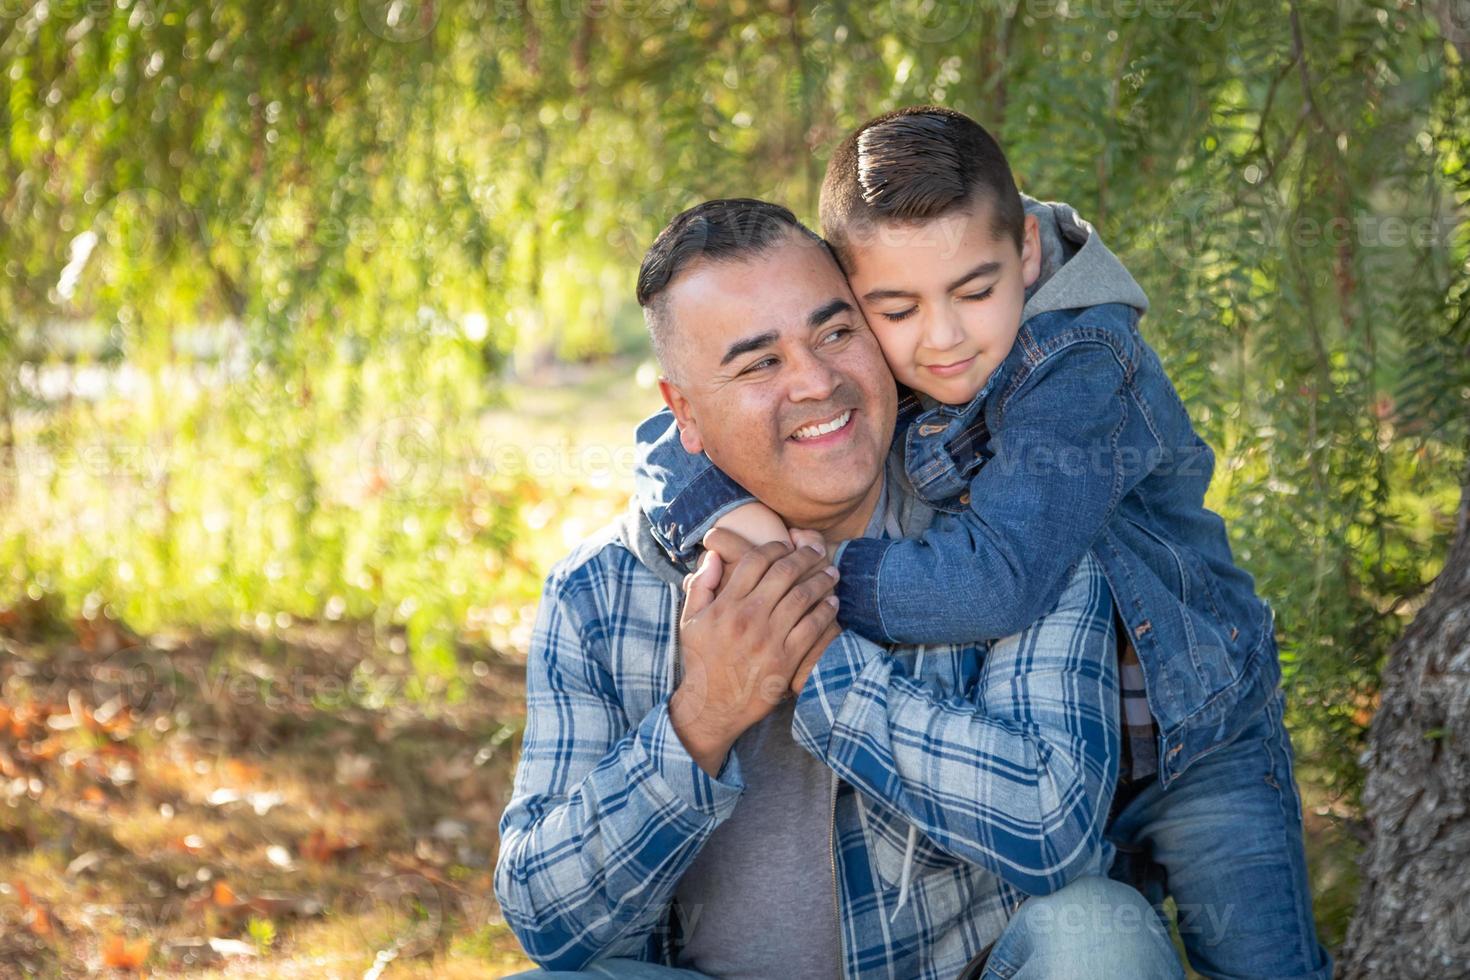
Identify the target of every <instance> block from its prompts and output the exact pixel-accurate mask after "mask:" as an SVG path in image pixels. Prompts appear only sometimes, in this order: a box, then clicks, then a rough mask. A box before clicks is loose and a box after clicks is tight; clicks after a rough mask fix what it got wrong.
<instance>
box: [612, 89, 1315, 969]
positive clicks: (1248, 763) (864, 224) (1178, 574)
mask: <svg viewBox="0 0 1470 980" xmlns="http://www.w3.org/2000/svg"><path fill="white" fill-rule="evenodd" d="M820 210H821V222H822V228H823V233H824V235H825V236H826V237H827V239H828V242H829V244H830V245H831V247H832V249H833V251H834V253H835V254H836V256H837V257H838V260H839V262H840V263H841V265H842V267H843V270H844V271H845V272H846V273H847V276H848V279H849V282H850V284H851V287H852V291H853V293H854V295H855V296H856V298H857V301H858V303H859V305H860V306H861V308H862V311H863V314H864V315H865V317H866V319H867V322H868V324H869V326H870V328H871V329H872V330H873V333H874V334H875V336H876V337H877V339H878V341H879V344H880V345H881V346H882V349H883V353H884V356H885V358H886V359H887V361H888V364H889V367H890V368H891V369H892V370H893V373H894V376H895V377H896V378H897V379H898V381H899V382H900V383H901V384H902V385H903V386H904V387H905V388H906V389H908V390H907V391H906V392H903V395H904V397H903V398H902V400H901V402H900V409H899V418H898V428H897V435H896V437H895V442H894V451H895V452H900V453H902V454H903V461H904V465H905V469H906V471H907V475H908V478H909V480H910V481H911V484H912V490H913V491H914V492H916V493H917V494H918V495H919V496H921V497H923V498H924V499H925V500H926V501H928V502H929V503H931V504H933V505H934V506H936V507H938V508H939V509H941V510H943V511H947V512H948V515H949V516H946V517H944V518H942V519H940V520H939V521H937V522H936V523H935V525H934V526H933V527H932V528H931V529H930V530H929V531H928V532H927V533H925V534H924V535H923V536H922V537H919V538H914V539H894V540H877V539H867V538H861V539H855V540H851V541H847V542H844V543H843V544H841V545H840V547H838V549H837V551H836V553H835V560H836V562H837V564H838V568H839V571H840V577H839V586H838V596H839V599H840V603H841V606H840V608H841V620H842V623H843V625H844V626H846V627H847V628H849V629H853V630H855V631H857V632H858V633H861V634H862V635H864V636H867V637H869V638H870V639H872V640H875V641H878V642H883V643H896V642H904V643H938V642H963V641H967V640H975V639H989V638H996V637H1002V636H1009V635H1011V634H1014V633H1016V632H1017V631H1019V630H1021V629H1024V628H1025V627H1026V626H1028V625H1029V624H1030V623H1031V622H1032V621H1033V620H1034V619H1035V618H1036V617H1037V616H1039V615H1040V614H1041V613H1043V612H1044V611H1045V610H1046V609H1047V608H1049V605H1050V604H1051V603H1053V602H1054V601H1055V600H1056V597H1057V594H1058V592H1059V590H1060V589H1061V588H1062V586H1063V584H1064V583H1065V582H1066V581H1067V579H1068V577H1069V575H1070V574H1071V571H1072V569H1073V568H1075V567H1076V565H1077V563H1078V562H1079V561H1080V560H1081V559H1082V558H1083V556H1084V555H1085V554H1087V553H1088V552H1089V551H1090V552H1091V553H1092V554H1093V555H1094V556H1095V557H1096V559H1097V560H1098V561H1099V562H1100V563H1101V564H1102V566H1103V568H1104V569H1105V571H1106V574H1107V577H1108V581H1109V584H1110V585H1111V587H1112V590H1113V595H1114V601H1115V603H1116V607H1117V614H1118V617H1119V621H1120V623H1121V625H1122V629H1121V630H1120V636H1122V637H1124V638H1125V639H1126V640H1127V641H1128V642H1127V643H1126V644H1125V645H1124V648H1123V649H1122V650H1121V651H1120V656H1121V664H1122V672H1123V673H1122V680H1123V686H1124V724H1125V736H1126V737H1125V743H1126V744H1125V753H1124V759H1123V770H1122V776H1121V777H1120V783H1119V786H1118V791H1117V794H1116V799H1115V801H1114V818H1113V821H1112V823H1111V825H1110V830H1109V839H1110V840H1112V841H1113V843H1114V844H1115V845H1116V847H1117V848H1118V860H1117V862H1116V863H1115V864H1114V868H1113V873H1114V875H1115V876H1116V877H1119V878H1121V879H1123V880H1125V881H1128V882H1130V883H1132V884H1134V885H1136V886H1137V887H1138V888H1139V889H1140V890H1141V891H1143V892H1144V894H1145V895H1146V896H1148V897H1149V898H1150V899H1151V900H1152V901H1154V902H1155V903H1156V904H1157V903H1160V902H1162V901H1163V898H1164V897H1165V895H1172V896H1173V898H1174V899H1175V901H1176V904H1177V905H1178V908H1179V912H1180V932H1181V934H1182V936H1183V939H1184V943H1185V947H1186V950H1187V952H1188V955H1189V960H1190V963H1191V965H1192V966H1193V967H1194V968H1195V969H1196V970H1197V971H1199V972H1200V973H1203V974H1205V975H1206V976H1211V977H1230V978H1244V977H1255V978H1262V980H1284V978H1289V977H1310V978H1327V977H1330V976H1331V958H1330V957H1329V956H1328V954H1327V952H1326V951H1325V950H1324V949H1323V948H1322V946H1321V945H1320V943H1319V942H1318V941H1317V937H1316V932H1315V927H1314V924H1313V918H1312V903H1311V895H1310V892H1309V889H1308V883H1307V877H1306V862H1305V856H1304V853H1303V846H1302V830H1301V802H1300V800H1299V798H1298V796H1297V792H1296V784H1295V781H1294V779H1293V775H1292V761H1291V746H1290V742H1289V740H1288V737H1287V734H1286V731H1285V729H1284V727H1283V725H1282V720H1281V715H1282V696H1281V694H1280V693H1279V692H1278V691H1277V683H1278V681H1279V678H1280V666H1279V663H1278V659H1277V652H1276V644H1275V637H1274V631H1273V621H1272V614H1271V611H1270V608H1269V606H1268V605H1267V604H1266V603H1265V602H1263V601H1262V600H1261V599H1260V598H1258V597H1257V596H1256V594H1255V591H1254V583H1253V581H1252V579H1251V577H1250V576H1249V575H1248V574H1246V573H1245V572H1244V571H1242V570H1241V569H1239V568H1237V567H1236V566H1235V564H1234V562H1233V559H1232V558H1231V554H1230V546H1229V543H1228V541H1227V538H1226V535H1225V527H1224V524H1223V522H1222V521H1221V520H1220V518H1219V517H1218V516H1216V515H1215V514H1214V513H1212V512H1210V511H1209V510H1207V509H1206V508H1205V507H1204V502H1203V501H1204V494H1205V490H1206V488H1207V487H1208V485H1209V481H1210V476H1211V473H1212V471H1213V467H1214V457H1213V454H1212V452H1211V451H1210V448H1209V447H1208V446H1207V445H1206V444H1205V443H1204V442H1203V440H1201V439H1200V438H1199V436H1198V435H1196V433H1195V432H1194V429H1193V427H1192V426H1191V424H1190V421H1189V417H1188V414H1187V412H1186V411H1185V408H1184V406H1183V404H1182V403H1181V402H1180V399H1179V396H1178V394H1177V393H1176V392H1175V390H1174V387H1173V385H1172V384H1171V383H1170V381H1169V379H1168V378H1167V376H1166V375H1165V373H1164V370H1163V367H1162V366H1161V364H1160V363H1159V359H1158V357H1157V355H1156V354H1155V353H1154V351H1153V350H1152V349H1151V348H1150V347H1149V345H1148V344H1147V343H1146V342H1145V341H1144V340H1143V338H1142V337H1141V336H1140V334H1139V332H1138V326H1137V323H1138V319H1139V317H1140V315H1141V314H1142V313H1143V312H1144V311H1145V310H1146V309H1147V300H1146V298H1145V297H1144V295H1143V292H1142V290H1140V289H1139V287H1138V285H1137V284H1136V283H1135V282H1134V281H1133V279H1132V277H1131V276H1129V275H1128V273H1127V271H1126V270H1124V269H1123V267H1122V265H1121V264H1120V263H1119V262H1118V261H1117V260H1116V259H1115V258H1114V257H1113V256H1112V254H1111V253H1110V252H1109V251H1108V250H1107V248H1106V247H1105V246H1103V244H1102V242H1101V241H1100V240H1099V239H1098V238H1097V236H1096V235H1095V234H1093V233H1092V230H1091V228H1090V226H1088V225H1087V224H1086V223H1085V222H1083V221H1082V220H1081V219H1079V218H1078V217H1077V216H1076V214H1075V212H1073V211H1072V210H1071V209H1070V208H1068V207H1066V206H1065V205H1045V204H1041V203H1039V202H1036V201H1031V200H1030V199H1026V200H1025V201H1023V199H1022V197H1021V196H1020V194H1019V193H1018V192H1017V190H1016V186H1015V183H1014V180H1013V177H1012V175H1011V171H1010V168H1009V165H1008V164H1007V162H1006V159H1005V156H1004V154H1003V153H1002V151H1001V149H1000V147H999V146H998V145H997V144H996V143H995V141H994V140H993V139H992V138H991V137H990V135H989V134H988V133H987V132H986V131H985V130H984V129H983V128H981V127H980V126H979V125H978V124H977V123H975V122H974V121H973V120H971V119H969V118H968V117H966V116H964V115H962V114H960V113H957V112H953V111H950V110H946V109H941V108H935V107H917V108H911V109H904V110H900V111H898V112H893V113H889V114H887V115H884V116H880V117H878V118H877V119H874V120H872V121H870V122H868V123H866V124H864V125H863V126H862V127H861V128H859V129H858V130H857V131H856V132H855V133H853V134H852V135H851V136H849V137H848V138H847V139H846V140H845V141H844V142H843V143H842V145H841V146H840V147H839V148H838V149H837V151H836V153H835V154H834V155H833V157H832V160H831V163H830V164H829V166H828V169H827V175H826V178H825V180H824V182H823V185H822V194H821V206H820ZM797 435H798V436H799V435H801V434H800V433H798V434H797ZM639 441H640V445H641V446H642V447H643V448H644V449H645V450H646V459H644V460H643V461H642V462H641V463H640V469H639V473H638V496H639V501H640V504H641V505H642V506H643V508H644V510H645V511H646V512H647V513H648V515H649V517H650V519H651V521H652V523H653V526H654V532H655V535H656V536H657V537H659V539H660V541H661V543H662V544H663V545H664V546H665V547H666V548H668V549H669V550H670V551H671V552H672V553H673V554H674V555H675V556H676V557H678V558H681V559H686V560H687V559H688V558H689V557H691V556H692V554H693V552H694V551H695V550H696V549H697V547H698V546H699V543H700V541H701V538H702V536H703V534H704V533H705V531H707V530H708V529H709V528H710V527H711V526H712V525H713V524H714V523H715V522H716V520H718V521H719V522H720V524H721V526H725V527H729V528H731V529H732V530H735V531H736V532H737V533H740V534H741V535H742V536H743V537H745V538H747V539H749V540H754V541H757V542H758V541H762V540H770V539H771V538H775V537H786V535H787V529H786V528H785V527H784V525H782V524H780V522H779V520H778V519H777V518H776V517H775V515H774V514H773V513H771V512H769V511H766V510H765V509H764V508H763V507H762V506H761V505H759V504H757V503H754V502H752V498H751V497H750V495H749V494H747V493H746V492H745V491H744V490H743V489H741V488H740V487H739V486H738V485H737V484H735V483H734V482H733V481H731V480H729V478H728V477H726V476H725V475H724V474H723V473H721V472H720V471H719V470H718V469H716V468H714V467H713V465H712V464H711V463H710V462H709V460H708V459H707V458H705V457H703V456H702V455H701V456H693V455H690V454H688V453H686V452H685V451H684V450H683V448H682V447H681V445H680V442H679V437H678V431H677V425H676V424H675V422H674V420H673V418H672V416H671V415H670V414H669V413H667V412H661V413H659V414H658V415H656V416H654V417H653V418H651V419H649V420H647V421H646V422H645V423H644V424H643V425H642V426H641V427H640V428H639Z"/></svg>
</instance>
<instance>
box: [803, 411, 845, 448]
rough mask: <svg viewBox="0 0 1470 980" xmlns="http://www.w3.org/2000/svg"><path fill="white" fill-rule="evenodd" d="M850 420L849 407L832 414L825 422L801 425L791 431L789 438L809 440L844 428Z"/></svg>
mask: <svg viewBox="0 0 1470 980" xmlns="http://www.w3.org/2000/svg"><path fill="white" fill-rule="evenodd" d="M850 421H852V409H850V408H849V409H848V410H847V411H845V412H842V413H840V414H838V415H835V416H833V417H832V418H830V419H828V420H827V421H826V422H816V423H813V424H811V425H804V426H802V427H801V428H799V429H797V430H796V431H795V432H793V433H791V438H792V439H794V440H795V441H797V442H809V441H811V440H812V439H820V438H822V436H827V435H831V434H832V433H834V432H836V431H838V430H839V429H842V428H845V427H846V426H847V423H848V422H850Z"/></svg>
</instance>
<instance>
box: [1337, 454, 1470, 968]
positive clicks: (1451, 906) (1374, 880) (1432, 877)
mask: <svg viewBox="0 0 1470 980" xmlns="http://www.w3.org/2000/svg"><path fill="white" fill-rule="evenodd" d="M1382 691H1383V702H1382V707H1380V708H1379V710H1378V714H1377V716H1376V717H1375V718H1374V720H1373V727H1372V729H1371V731H1370V732H1369V736H1368V752H1367V756H1366V760H1365V762H1366V767H1367V771H1368V777H1367V781H1366V783H1365V786H1364V790H1363V811H1364V816H1365V817H1366V819H1367V821H1368V826H1369V830H1370V832H1371V834H1372V843H1371V844H1370V845H1369V847H1368V850H1367V852H1366V853H1365V854H1364V855H1363V863H1362V867H1363V890H1362V894H1361V895H1360V896H1359V899H1358V908H1357V911H1356V914H1355V915H1354V917H1353V922H1352V927H1351V928H1350V929H1349V931H1348V940H1347V944H1346V946H1345V948H1344V950H1343V955H1342V963H1341V968H1340V970H1339V971H1338V972H1339V975H1340V976H1342V977H1347V978H1349V980H1357V978H1368V977H1372V978H1375V980H1378V978H1389V980H1394V978H1401V977H1402V978H1408V977H1416V978H1417V977H1434V978H1441V977H1446V978H1447V977H1470V472H1467V474H1466V478H1465V481H1464V484H1463V485H1462V489H1461V498H1460V513H1459V521H1458V527H1457V529H1456V533H1455V540H1454V543H1453V544H1452V545H1451V546H1450V553H1449V557H1448V558H1447V559H1446V560H1445V566H1444V570H1443V571H1442V572H1440V574H1439V578H1438V580H1437V581H1436V582H1435V585H1434V589H1433V591H1432V592H1431V594H1430V597H1429V600H1428V602H1427V603H1426V604H1425V606H1424V608H1423V609H1422V610H1420V612H1419V614H1418V615H1417V616H1415V617H1414V621H1413V622H1412V623H1411V624H1410V625H1409V628H1408V629H1407V630H1406V631H1405V633H1404V635H1403V637H1402V638H1401V639H1400V640H1399V642H1398V643H1397V644H1396V645H1395V647H1394V650H1393V653H1392V655H1391V656H1390V657H1389V662H1388V666H1387V668H1385V670H1384V675H1383V688H1382Z"/></svg>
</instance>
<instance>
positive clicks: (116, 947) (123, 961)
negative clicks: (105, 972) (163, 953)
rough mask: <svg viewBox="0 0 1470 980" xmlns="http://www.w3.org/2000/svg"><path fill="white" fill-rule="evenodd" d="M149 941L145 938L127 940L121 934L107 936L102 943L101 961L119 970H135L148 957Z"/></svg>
mask: <svg viewBox="0 0 1470 980" xmlns="http://www.w3.org/2000/svg"><path fill="white" fill-rule="evenodd" d="M150 945H151V944H150V943H149V942H148V940H147V939H139V940H136V941H134V942H131V943H130V942H128V941H127V940H125V939H123V937H121V936H108V937H107V940H106V942H104V943H103V944H102V962H103V963H104V964H105V965H107V966H110V967H114V968H116V969H119V970H137V969H140V968H141V967H142V966H143V961H144V960H146V959H148V950H149V947H150Z"/></svg>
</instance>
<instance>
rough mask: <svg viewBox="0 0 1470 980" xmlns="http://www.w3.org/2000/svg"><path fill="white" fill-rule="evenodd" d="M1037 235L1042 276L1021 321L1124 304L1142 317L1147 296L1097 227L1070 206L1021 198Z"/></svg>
mask: <svg viewBox="0 0 1470 980" xmlns="http://www.w3.org/2000/svg"><path fill="white" fill-rule="evenodd" d="M1021 203H1022V204H1023V205H1024V206H1025V209H1026V213H1027V214H1028V215H1035V217H1036V223H1037V225H1038V227H1039V229H1040V232H1041V274H1040V275H1039V276H1037V277H1036V282H1035V283H1033V284H1032V285H1031V287H1030V288H1029V289H1027V290H1026V305H1025V307H1024V308H1023V309H1022V311H1021V319H1022V320H1029V319H1030V318H1031V317H1033V316H1036V315H1037V314H1039V313H1050V312H1053V311H1055V310H1073V309H1079V308H1082V307H1087V306H1100V305H1102V304H1104V303H1122V304H1124V305H1126V306H1131V307H1133V308H1134V309H1135V310H1137V311H1138V312H1139V313H1140V314H1143V313H1145V312H1147V310H1148V297H1147V296H1146V295H1145V294H1144V292H1143V287H1141V286H1139V285H1138V283H1137V282H1136V281H1135V280H1134V278H1133V276H1131V275H1130V274H1129V273H1128V270H1127V269H1125V268H1124V267H1123V263H1122V262H1119V261H1118V257H1117V256H1115V255H1114V254H1113V253H1112V252H1110V251H1108V247H1107V246H1106V245H1104V244H1103V241H1102V238H1101V237H1099V236H1098V234H1097V231H1096V229H1094V228H1093V227H1092V225H1090V224H1088V223H1087V222H1086V221H1084V220H1083V219H1082V217H1081V216H1080V215H1079V214H1078V213H1077V211H1076V209H1074V208H1073V207H1072V206H1071V205H1070V204H1062V203H1059V202H1055V201H1038V200H1036V199H1035V198H1032V197H1027V196H1026V195H1025V194H1022V195H1021Z"/></svg>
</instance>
